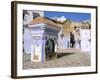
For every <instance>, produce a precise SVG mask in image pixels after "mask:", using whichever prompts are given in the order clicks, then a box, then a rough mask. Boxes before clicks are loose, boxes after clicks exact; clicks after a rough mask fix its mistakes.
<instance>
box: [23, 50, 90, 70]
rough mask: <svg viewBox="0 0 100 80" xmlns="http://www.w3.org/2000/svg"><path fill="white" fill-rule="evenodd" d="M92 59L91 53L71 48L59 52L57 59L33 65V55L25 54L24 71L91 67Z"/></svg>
mask: <svg viewBox="0 0 100 80" xmlns="http://www.w3.org/2000/svg"><path fill="white" fill-rule="evenodd" d="M90 58H91V55H90V53H88V52H82V51H80V50H77V49H71V48H70V49H66V50H62V51H61V50H60V51H57V58H55V59H50V60H47V61H46V62H45V63H33V62H31V60H30V59H31V55H29V54H24V55H23V69H38V68H58V67H80V66H90V65H91V64H90V63H91V59H90Z"/></svg>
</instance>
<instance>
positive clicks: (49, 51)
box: [45, 39, 55, 60]
mask: <svg viewBox="0 0 100 80" xmlns="http://www.w3.org/2000/svg"><path fill="white" fill-rule="evenodd" d="M54 49H55V43H54V41H53V40H52V39H48V40H47V41H46V43H45V58H46V60H47V59H49V58H51V57H52V55H53V54H54V51H55V50H54Z"/></svg>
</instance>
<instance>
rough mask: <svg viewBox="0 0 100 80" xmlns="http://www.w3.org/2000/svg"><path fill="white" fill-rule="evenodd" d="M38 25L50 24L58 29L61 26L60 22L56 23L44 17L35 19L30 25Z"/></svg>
mask: <svg viewBox="0 0 100 80" xmlns="http://www.w3.org/2000/svg"><path fill="white" fill-rule="evenodd" d="M38 23H45V24H49V25H52V26H56V27H60V24H61V23H60V22H54V21H52V20H49V19H46V18H44V17H37V18H35V19H33V20H32V21H31V22H30V23H29V24H38Z"/></svg>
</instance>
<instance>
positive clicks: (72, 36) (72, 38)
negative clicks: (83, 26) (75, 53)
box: [70, 32, 75, 48]
mask: <svg viewBox="0 0 100 80" xmlns="http://www.w3.org/2000/svg"><path fill="white" fill-rule="evenodd" d="M74 45H75V38H74V34H73V33H72V32H70V47H71V48H73V47H74Z"/></svg>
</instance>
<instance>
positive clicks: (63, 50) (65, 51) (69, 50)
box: [56, 48, 81, 53]
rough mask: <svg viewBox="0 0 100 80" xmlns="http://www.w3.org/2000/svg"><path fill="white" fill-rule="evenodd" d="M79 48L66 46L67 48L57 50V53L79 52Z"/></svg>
mask: <svg viewBox="0 0 100 80" xmlns="http://www.w3.org/2000/svg"><path fill="white" fill-rule="evenodd" d="M80 51H81V50H80V49H77V48H67V49H60V50H57V51H56V52H57V53H76V52H80Z"/></svg>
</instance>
